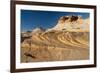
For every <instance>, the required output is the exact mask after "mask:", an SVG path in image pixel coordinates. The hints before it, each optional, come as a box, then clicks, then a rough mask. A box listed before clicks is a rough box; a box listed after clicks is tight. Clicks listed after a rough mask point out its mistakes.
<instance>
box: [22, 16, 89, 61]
mask: <svg viewBox="0 0 100 73" xmlns="http://www.w3.org/2000/svg"><path fill="white" fill-rule="evenodd" d="M83 23H84V24H85V23H86V24H88V25H89V19H82V18H81V17H78V16H63V17H61V18H60V20H59V21H58V24H57V25H56V26H55V27H54V28H51V30H50V31H48V32H47V30H46V31H43V30H41V29H40V28H36V29H34V30H33V31H32V32H30V35H31V36H30V37H28V38H25V37H26V36H24V38H25V39H24V41H23V42H22V43H21V62H42V61H67V60H86V59H89V31H84V30H87V29H89V28H88V27H84V30H83V29H82V27H81V25H83ZM74 25H75V26H76V25H77V26H76V27H75V26H74ZM58 28H59V30H58ZM71 30H72V31H71ZM24 34H26V35H27V36H28V34H29V33H24Z"/></svg>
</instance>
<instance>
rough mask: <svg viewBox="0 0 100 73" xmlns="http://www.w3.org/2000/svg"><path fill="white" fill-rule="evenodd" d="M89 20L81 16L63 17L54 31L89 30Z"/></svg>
mask: <svg viewBox="0 0 100 73" xmlns="http://www.w3.org/2000/svg"><path fill="white" fill-rule="evenodd" d="M89 24H90V23H89V18H87V19H83V18H82V17H81V16H74V15H72V16H62V17H60V19H59V20H58V23H57V25H56V26H55V27H53V28H52V29H53V30H74V31H75V30H78V31H79V30H80V31H81V30H86V31H88V30H89Z"/></svg>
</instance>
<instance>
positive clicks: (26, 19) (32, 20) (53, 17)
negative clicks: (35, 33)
mask: <svg viewBox="0 0 100 73" xmlns="http://www.w3.org/2000/svg"><path fill="white" fill-rule="evenodd" d="M66 15H81V16H82V18H84V19H85V18H88V17H89V13H79V12H56V11H36V10H21V31H31V30H33V29H35V28H38V27H41V28H43V29H48V28H52V27H54V26H55V25H56V24H57V22H58V20H59V18H60V17H61V16H66Z"/></svg>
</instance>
